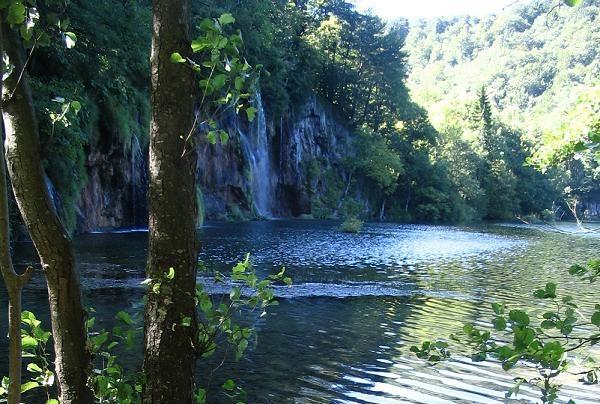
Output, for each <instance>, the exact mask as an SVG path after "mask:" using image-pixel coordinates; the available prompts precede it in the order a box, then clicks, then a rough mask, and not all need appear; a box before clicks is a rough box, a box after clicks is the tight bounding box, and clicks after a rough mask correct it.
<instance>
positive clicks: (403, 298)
mask: <svg viewBox="0 0 600 404" xmlns="http://www.w3.org/2000/svg"><path fill="white" fill-rule="evenodd" d="M201 238H202V242H203V252H202V254H201V260H202V261H203V262H204V263H205V264H206V266H207V267H208V268H210V269H213V270H215V269H216V270H220V271H227V270H228V268H230V267H231V266H232V265H233V264H235V262H237V261H238V260H241V259H243V258H244V256H245V253H247V252H248V253H250V254H251V256H252V261H253V264H254V267H255V268H256V269H257V270H258V272H259V273H261V274H263V275H265V274H269V273H274V272H278V271H279V269H280V268H281V267H282V266H285V267H286V271H287V274H288V275H289V276H291V277H292V278H293V279H294V285H293V286H291V287H286V286H277V287H276V294H277V296H278V297H279V302H280V304H279V305H278V306H275V307H273V308H271V309H270V311H269V314H268V315H267V316H266V318H260V319H259V318H257V317H258V316H257V314H255V313H247V314H246V319H245V321H247V322H250V323H251V324H253V325H254V326H255V327H256V328H257V329H258V338H257V341H255V343H254V344H252V346H251V348H250V350H249V351H248V353H247V355H246V356H245V357H244V358H243V359H242V360H241V361H239V362H233V361H226V362H225V363H224V364H223V365H222V366H220V367H219V368H218V369H217V370H215V371H212V370H211V369H209V368H208V367H204V368H201V369H199V373H200V374H201V375H203V377H202V378H201V379H200V381H201V382H203V383H206V382H207V380H208V381H209V383H210V385H211V388H212V389H213V390H212V391H213V394H212V396H211V397H212V398H211V399H210V400H211V401H210V402H213V403H223V402H226V400H225V397H223V396H222V395H220V394H221V393H219V392H218V386H219V385H220V384H221V383H222V382H223V381H224V380H225V379H226V378H229V377H231V378H234V379H236V380H238V381H239V384H240V385H241V386H243V388H244V389H245V390H246V392H247V397H246V399H245V400H246V402H247V403H386V404H387V403H389V404H392V403H394V404H396V403H398V404H399V403H426V404H430V403H490V404H491V403H505V402H511V403H513V402H514V403H519V402H523V403H533V402H539V399H537V397H538V396H537V391H535V390H533V389H528V388H522V389H521V392H520V394H519V396H518V397H517V398H516V399H515V398H513V399H510V400H509V399H506V398H505V397H504V395H505V392H506V390H507V389H508V388H509V387H511V385H512V379H513V377H515V374H507V373H504V372H503V371H502V369H501V367H500V366H499V365H498V364H497V363H493V362H485V363H472V362H471V361H470V360H469V359H468V358H467V357H466V354H467V352H466V351H464V350H462V349H460V348H459V349H458V352H456V353H455V355H454V356H453V359H452V360H450V361H448V362H445V363H441V364H438V365H436V366H429V365H427V364H426V363H424V362H422V361H420V360H418V359H416V358H415V357H414V356H413V355H412V354H411V353H410V352H409V348H410V346H411V345H413V344H417V343H419V342H420V341H422V340H425V339H435V338H446V337H447V336H448V335H449V334H451V333H454V332H457V331H459V330H460V329H461V328H462V324H463V323H464V322H478V323H480V324H481V323H485V322H486V321H488V320H489V319H490V317H491V314H492V313H491V309H490V303H492V302H497V301H501V302H506V303H508V304H509V305H510V307H524V306H527V305H532V304H537V305H538V306H539V302H538V301H535V299H533V297H532V295H531V290H532V289H533V288H535V287H540V286H543V285H544V284H545V283H546V282H548V281H558V282H560V285H561V287H562V288H563V290H562V292H564V293H570V294H573V295H574V296H575V297H576V299H577V300H578V301H579V302H581V305H582V311H583V312H584V313H585V312H588V313H589V311H590V310H592V308H593V305H594V303H595V302H597V301H598V300H599V294H598V291H597V287H596V286H595V285H586V284H583V283H581V282H578V281H576V280H574V279H572V277H570V276H569V275H568V274H567V272H566V270H567V268H568V267H569V266H570V265H571V264H572V263H574V262H580V263H583V262H585V261H586V260H588V259H591V258H595V257H597V251H598V248H597V247H598V245H600V239H599V238H598V236H594V235H587V236H581V235H565V234H560V233H557V232H549V231H540V230H539V229H533V228H529V227H525V226H486V227H473V228H459V227H447V226H412V225H396V224H367V225H366V226H365V228H364V230H363V232H362V233H360V234H346V233H342V232H341V231H339V223H335V222H304V221H268V222H249V223H235V224H233V223H211V224H208V225H207V226H205V227H204V228H203V229H202V230H201ZM146 243H147V233H146V232H143V231H137V232H136V231H131V232H118V233H110V234H106V233H104V234H91V235H85V236H80V237H79V239H78V240H77V241H76V249H77V253H78V257H79V262H80V268H81V272H82V278H83V284H84V287H85V289H86V303H87V304H88V305H90V306H93V307H95V308H96V310H97V317H99V319H100V320H101V319H102V318H105V319H110V318H111V317H112V315H114V313H116V312H117V311H119V310H122V309H129V310H131V309H135V308H139V307H140V300H141V297H142V295H143V289H142V287H141V286H140V282H141V281H142V280H143V278H144V274H143V270H144V262H145V257H146ZM16 253H17V254H16V255H17V259H16V261H17V263H18V264H19V265H21V266H22V265H27V264H35V260H34V259H33V258H32V257H33V254H32V247H31V245H30V244H19V245H17V246H16ZM199 281H200V282H202V283H204V284H206V287H207V288H209V289H211V290H212V291H213V292H214V293H227V285H225V286H224V285H214V284H213V283H212V282H211V280H210V278H209V277H208V276H206V275H202V276H200V277H199ZM2 293H3V295H2V303H3V305H4V306H5V300H6V298H5V292H4V291H2ZM44 299H45V291H44V284H43V280H42V279H40V278H39V277H38V278H37V279H35V280H34V281H33V282H32V284H31V285H30V286H29V287H28V288H27V290H26V291H25V296H24V301H25V305H26V306H27V308H29V309H32V310H35V311H38V312H44V310H46V309H44V304H45V302H44ZM542 309H543V307H540V308H539V310H540V311H541V310H542ZM2 315H4V313H2ZM106 321H108V320H106ZM2 327H5V320H4V317H3V318H2ZM2 332H3V333H5V330H2ZM0 349H1V350H2V352H0V353H2V357H5V352H6V346H5V345H3V346H1V347H0ZM137 358H139V354H138V355H137V356H136V355H134V356H133V357H132V359H131V361H132V362H136V361H139V359H137ZM2 366H3V367H4V368H5V366H6V364H2ZM565 383H566V385H565V387H564V388H563V392H564V394H563V396H564V400H563V401H562V402H566V401H568V399H569V398H573V399H574V400H575V401H576V402H577V403H578V404H581V403H600V398H599V397H600V389H599V388H598V387H596V386H584V385H582V384H580V383H578V382H577V381H576V378H571V379H568V380H566V381H565Z"/></svg>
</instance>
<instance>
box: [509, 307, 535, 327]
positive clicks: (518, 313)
mask: <svg viewBox="0 0 600 404" xmlns="http://www.w3.org/2000/svg"><path fill="white" fill-rule="evenodd" d="M508 317H509V318H510V320H511V321H512V322H513V323H515V324H516V325H520V326H523V327H526V326H528V325H529V322H530V320H529V316H528V315H527V313H525V312H524V311H523V310H511V311H510V313H508Z"/></svg>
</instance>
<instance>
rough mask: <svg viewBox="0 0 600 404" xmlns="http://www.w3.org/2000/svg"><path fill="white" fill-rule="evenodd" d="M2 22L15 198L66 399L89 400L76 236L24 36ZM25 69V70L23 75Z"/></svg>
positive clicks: (67, 402)
mask: <svg viewBox="0 0 600 404" xmlns="http://www.w3.org/2000/svg"><path fill="white" fill-rule="evenodd" d="M0 24H1V25H2V48H3V50H4V52H6V54H7V55H8V57H9V59H10V62H11V64H12V65H13V66H14V69H13V71H12V74H10V76H9V77H8V78H7V80H6V81H5V82H4V88H3V92H2V116H3V119H4V129H5V133H6V159H7V164H8V169H9V172H10V176H11V181H12V186H13V191H14V193H15V199H16V200H17V204H18V205H19V209H20V211H21V214H22V216H23V219H24V221H25V225H26V226H27V229H28V231H29V234H30V235H31V238H32V240H33V243H34V244H35V247H36V249H37V251H38V254H39V256H40V260H41V265H42V269H43V271H44V273H45V275H46V279H47V283H48V297H49V302H50V316H51V320H52V336H53V339H54V349H55V355H56V359H55V371H56V376H57V379H58V387H59V390H60V391H59V398H60V402H61V404H75V403H81V404H89V403H92V402H93V394H92V391H91V390H90V388H89V387H88V386H87V379H88V373H89V369H90V355H89V352H88V351H87V349H86V340H87V338H86V333H85V328H84V320H85V312H84V310H83V306H82V302H81V291H80V286H79V279H78V274H77V273H76V272H75V270H76V267H75V258H74V255H73V250H72V248H71V241H70V239H69V237H68V235H67V233H66V232H65V230H64V228H63V227H62V225H61V223H60V221H59V219H58V217H57V215H56V212H55V211H54V208H53V206H52V204H51V201H50V197H49V195H48V192H47V189H46V183H45V181H44V173H43V169H42V157H41V151H40V143H39V138H38V136H39V134H38V127H37V121H36V116H35V110H34V108H33V100H32V95H31V89H30V87H29V83H28V80H27V74H26V73H24V69H25V60H24V52H23V48H22V45H21V39H20V36H19V34H18V33H17V32H15V31H14V30H13V29H11V28H10V27H9V26H8V25H7V24H4V23H0ZM21 73H23V74H21Z"/></svg>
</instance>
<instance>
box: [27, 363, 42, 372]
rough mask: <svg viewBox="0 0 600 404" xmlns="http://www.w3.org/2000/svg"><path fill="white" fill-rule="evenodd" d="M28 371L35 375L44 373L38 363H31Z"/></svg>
mask: <svg viewBox="0 0 600 404" xmlns="http://www.w3.org/2000/svg"><path fill="white" fill-rule="evenodd" d="M27 370H29V371H30V372H34V373H42V372H43V370H42V368H41V367H40V366H39V365H38V364H37V363H30V364H28V365H27Z"/></svg>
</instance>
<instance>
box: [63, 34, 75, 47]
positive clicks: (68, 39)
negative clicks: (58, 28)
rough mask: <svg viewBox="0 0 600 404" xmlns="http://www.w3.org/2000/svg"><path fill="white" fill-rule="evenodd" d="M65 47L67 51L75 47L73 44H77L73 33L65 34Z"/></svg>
mask: <svg viewBox="0 0 600 404" xmlns="http://www.w3.org/2000/svg"><path fill="white" fill-rule="evenodd" d="M64 35H65V37H64V38H65V46H66V47H67V49H71V48H74V47H75V44H76V43H77V35H75V33H73V32H65V34H64Z"/></svg>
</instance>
